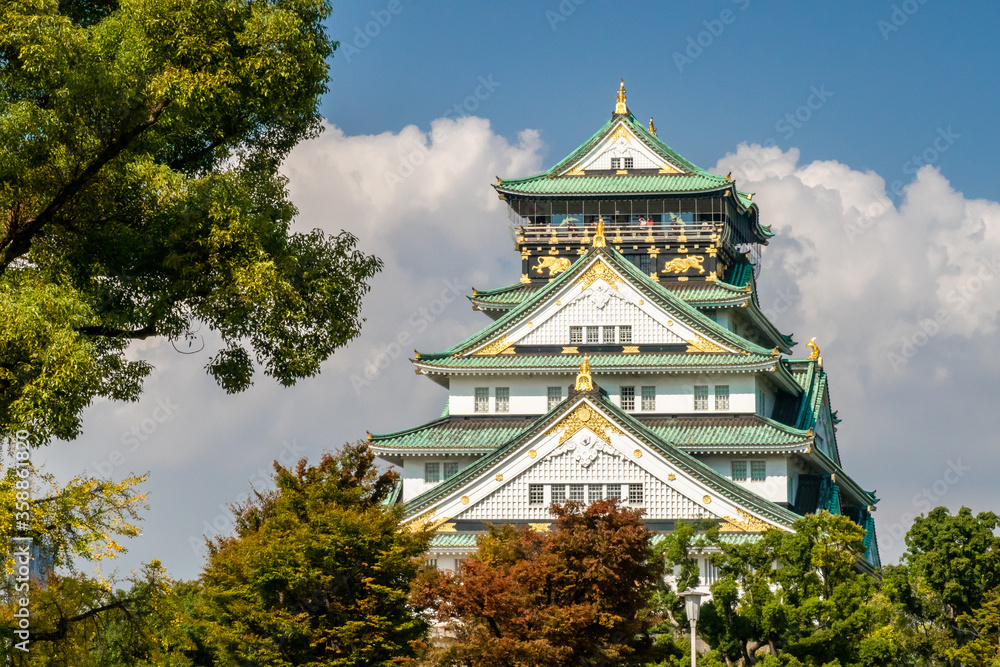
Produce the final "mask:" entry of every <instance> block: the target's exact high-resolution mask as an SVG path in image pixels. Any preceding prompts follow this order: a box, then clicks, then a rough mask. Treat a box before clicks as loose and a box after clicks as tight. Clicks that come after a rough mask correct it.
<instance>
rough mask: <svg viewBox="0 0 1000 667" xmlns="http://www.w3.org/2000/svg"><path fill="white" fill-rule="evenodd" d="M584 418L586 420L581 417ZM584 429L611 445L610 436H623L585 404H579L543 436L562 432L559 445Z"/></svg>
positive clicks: (618, 429) (617, 429) (620, 431)
mask: <svg viewBox="0 0 1000 667" xmlns="http://www.w3.org/2000/svg"><path fill="white" fill-rule="evenodd" d="M584 416H586V419H584V418H583V417H584ZM584 427H586V428H587V429H589V430H590V431H592V432H593V433H594V435H596V436H597V437H598V438H600V439H601V440H603V441H604V442H606V443H607V444H609V445H610V444H611V434H612V433H614V434H617V435H624V433H623V432H622V430H621V429H620V428H618V427H617V426H615V425H614V424H613V423H612V422H611V421H609V420H608V419H607V418H605V417H604V416H603V415H601V414H600V413H599V412H597V411H596V410H591V409H590V408H589V407H588V406H587V405H586V404H581V405H578V406H577V407H576V409H574V410H573V412H571V413H569V414H567V415H565V416H563V418H562V419H560V420H559V421H558V422H557V423H556V424H555V425H554V426H553V427H552V428H550V429H549V430H548V431H546V432H545V435H547V436H549V435H553V434H555V433H558V432H559V431H562V435H560V436H559V444H560V445H561V444H563V443H564V442H566V441H567V440H569V439H570V438H572V437H573V436H574V435H576V434H577V433H578V432H579V431H580V430H581V429H583V428H584Z"/></svg>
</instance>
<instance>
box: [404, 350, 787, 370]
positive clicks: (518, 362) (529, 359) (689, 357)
mask: <svg viewBox="0 0 1000 667" xmlns="http://www.w3.org/2000/svg"><path fill="white" fill-rule="evenodd" d="M588 358H589V359H590V367H591V369H592V371H593V373H594V375H595V376H596V375H599V374H600V373H602V372H605V371H609V372H610V371H611V370H619V369H627V370H644V369H650V370H653V369H657V370H662V369H667V368H675V367H681V368H704V367H712V368H714V367H718V366H725V367H733V368H760V367H769V366H771V365H773V364H774V361H775V357H773V356H771V355H770V354H750V355H743V354H719V353H700V352H698V353H690V354H659V353H645V354H600V353H598V354H593V355H590V356H589V357H588ZM414 363H415V364H416V365H417V366H420V367H421V368H424V369H434V368H441V369H455V370H459V369H478V368H483V369H485V368H488V369H491V370H518V369H525V370H538V371H547V370H561V369H566V370H573V372H576V371H575V369H577V368H579V367H580V364H582V363H583V354H498V355H472V356H468V357H445V358H437V359H429V358H427V357H425V356H423V355H421V357H420V359H417V360H416V361H414Z"/></svg>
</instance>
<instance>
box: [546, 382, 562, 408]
mask: <svg viewBox="0 0 1000 667" xmlns="http://www.w3.org/2000/svg"><path fill="white" fill-rule="evenodd" d="M560 401H562V387H549V410H551V409H552V408H554V407H556V406H557V405H559V402H560Z"/></svg>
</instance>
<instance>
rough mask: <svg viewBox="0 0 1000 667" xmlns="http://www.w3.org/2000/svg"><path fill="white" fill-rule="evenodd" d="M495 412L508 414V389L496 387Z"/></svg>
mask: <svg viewBox="0 0 1000 667" xmlns="http://www.w3.org/2000/svg"><path fill="white" fill-rule="evenodd" d="M497 412H510V387H497Z"/></svg>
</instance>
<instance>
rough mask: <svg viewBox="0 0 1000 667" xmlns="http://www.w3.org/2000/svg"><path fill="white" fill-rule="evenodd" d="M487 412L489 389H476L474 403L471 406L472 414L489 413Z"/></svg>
mask: <svg viewBox="0 0 1000 667" xmlns="http://www.w3.org/2000/svg"><path fill="white" fill-rule="evenodd" d="M489 411H490V388H489V387H476V403H475V405H474V406H473V412H489Z"/></svg>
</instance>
